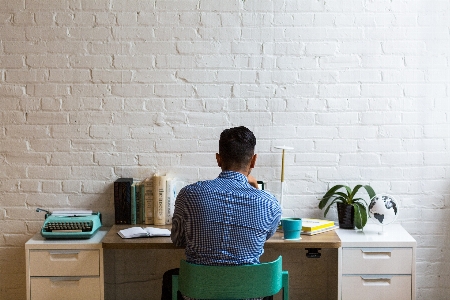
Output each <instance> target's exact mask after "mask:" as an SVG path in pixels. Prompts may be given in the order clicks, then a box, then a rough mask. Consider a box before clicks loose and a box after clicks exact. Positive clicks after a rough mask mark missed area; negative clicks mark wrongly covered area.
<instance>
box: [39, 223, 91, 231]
mask: <svg viewBox="0 0 450 300" xmlns="http://www.w3.org/2000/svg"><path fill="white" fill-rule="evenodd" d="M91 230H92V222H48V223H46V224H45V225H44V231H47V232H89V231H91Z"/></svg>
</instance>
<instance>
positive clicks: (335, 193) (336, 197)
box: [319, 184, 375, 229]
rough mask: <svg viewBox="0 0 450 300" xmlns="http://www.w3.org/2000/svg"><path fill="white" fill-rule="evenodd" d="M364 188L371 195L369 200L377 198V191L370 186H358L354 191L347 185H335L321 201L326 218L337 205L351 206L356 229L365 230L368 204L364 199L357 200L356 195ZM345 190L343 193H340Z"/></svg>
mask: <svg viewBox="0 0 450 300" xmlns="http://www.w3.org/2000/svg"><path fill="white" fill-rule="evenodd" d="M361 188H364V189H365V190H366V191H367V193H368V194H369V200H370V199H372V198H373V197H374V196H375V191H374V190H373V189H372V187H370V186H369V185H361V184H358V185H356V186H355V187H354V188H353V189H352V188H350V187H349V186H346V185H340V184H338V185H335V186H333V187H332V188H330V189H329V190H328V192H326V193H325V195H324V196H323V197H322V199H319V200H320V202H319V208H320V209H324V208H325V211H324V214H323V215H324V217H326V216H327V213H328V211H329V210H330V207H331V206H333V204H335V203H343V204H347V205H351V206H353V208H354V212H355V216H354V223H355V226H356V228H358V229H363V228H364V226H365V225H366V223H367V202H366V201H365V200H364V199H363V198H357V197H356V193H358V191H359V189H361ZM341 189H343V191H339V190H341Z"/></svg>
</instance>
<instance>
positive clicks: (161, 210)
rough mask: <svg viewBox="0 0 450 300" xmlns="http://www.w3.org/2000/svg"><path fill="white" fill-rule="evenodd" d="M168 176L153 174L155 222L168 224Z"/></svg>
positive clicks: (156, 223)
mask: <svg viewBox="0 0 450 300" xmlns="http://www.w3.org/2000/svg"><path fill="white" fill-rule="evenodd" d="M166 181H167V178H166V176H158V175H155V176H153V200H154V214H153V217H154V219H153V220H154V224H155V225H165V224H166V201H167V197H166Z"/></svg>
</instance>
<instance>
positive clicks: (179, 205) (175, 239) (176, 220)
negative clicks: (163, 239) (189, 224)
mask: <svg viewBox="0 0 450 300" xmlns="http://www.w3.org/2000/svg"><path fill="white" fill-rule="evenodd" d="M183 192H184V190H183V189H182V190H181V191H180V193H179V194H178V196H177V199H176V200H175V210H174V213H173V217H172V230H171V232H170V239H171V240H172V243H174V244H175V246H177V247H185V246H186V236H185V231H184V228H185V221H184V201H185V197H184V193H183Z"/></svg>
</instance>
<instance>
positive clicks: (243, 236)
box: [171, 171, 281, 265]
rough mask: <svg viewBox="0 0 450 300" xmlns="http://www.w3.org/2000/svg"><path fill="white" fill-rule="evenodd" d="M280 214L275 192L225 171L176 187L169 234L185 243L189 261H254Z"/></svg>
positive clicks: (225, 262)
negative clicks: (176, 192) (210, 178)
mask: <svg viewBox="0 0 450 300" xmlns="http://www.w3.org/2000/svg"><path fill="white" fill-rule="evenodd" d="M280 218H281V207H280V205H279V203H278V201H277V199H276V198H275V197H274V196H272V195H271V194H269V193H267V192H265V191H263V190H258V189H255V188H254V187H252V186H251V185H250V184H249V183H248V180H247V177H245V176H244V175H243V174H241V173H238V172H232V171H224V172H222V173H220V175H219V177H217V178H216V179H214V180H207V181H200V182H197V183H194V184H191V185H188V186H186V187H184V188H183V189H182V190H181V191H180V192H179V194H178V197H177V199H176V201H175V212H174V215H173V219H172V232H171V238H172V241H173V243H174V244H175V245H176V246H180V247H185V249H186V260H187V261H188V262H190V263H195V264H202V265H243V264H257V263H259V257H260V256H261V255H262V254H263V252H264V243H265V241H266V240H267V239H269V238H270V237H271V236H272V235H273V234H274V233H275V231H276V229H277V226H278V222H279V221H280Z"/></svg>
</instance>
